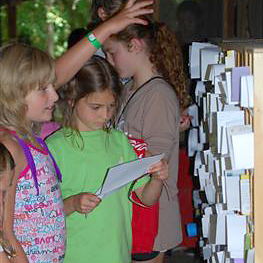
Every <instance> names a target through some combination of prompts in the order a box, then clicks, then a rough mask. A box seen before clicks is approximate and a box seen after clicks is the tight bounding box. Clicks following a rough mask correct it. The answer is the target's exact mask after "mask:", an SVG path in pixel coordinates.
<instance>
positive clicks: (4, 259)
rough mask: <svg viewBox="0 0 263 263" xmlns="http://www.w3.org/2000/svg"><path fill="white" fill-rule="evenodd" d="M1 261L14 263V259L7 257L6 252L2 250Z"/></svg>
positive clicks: (0, 253) (2, 262)
mask: <svg viewBox="0 0 263 263" xmlns="http://www.w3.org/2000/svg"><path fill="white" fill-rule="evenodd" d="M0 262H1V263H12V261H11V260H10V259H9V258H8V257H7V255H6V253H5V252H0Z"/></svg>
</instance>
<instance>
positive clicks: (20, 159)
mask: <svg viewBox="0 0 263 263" xmlns="http://www.w3.org/2000/svg"><path fill="white" fill-rule="evenodd" d="M3 143H4V144H5V146H6V147H7V148H8V149H9V151H10V153H11V154H12V156H13V158H14V161H15V163H16V168H15V175H14V178H13V180H12V184H11V186H10V187H8V189H7V192H6V200H5V205H4V225H3V230H4V234H5V236H6V238H7V240H8V242H9V243H10V245H11V246H12V247H13V249H14V251H15V254H16V256H15V257H13V258H12V259H10V262H12V263H28V260H27V257H26V255H25V253H24V250H23V248H22V246H21V245H20V243H19V242H18V240H17V239H16V237H15V235H14V232H13V224H14V210H15V197H16V184H17V178H18V176H19V174H20V172H21V171H22V170H23V169H24V168H25V166H26V161H25V159H24V154H23V151H22V149H21V147H20V146H19V145H18V144H17V143H16V142H15V141H13V140H12V139H10V138H7V139H6V140H5V141H3Z"/></svg>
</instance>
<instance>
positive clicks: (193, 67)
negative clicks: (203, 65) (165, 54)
mask: <svg viewBox="0 0 263 263" xmlns="http://www.w3.org/2000/svg"><path fill="white" fill-rule="evenodd" d="M204 47H214V48H215V47H217V46H216V45H213V44H210V43H201V42H193V43H192V45H191V47H190V50H189V51H190V53H189V54H190V75H191V79H200V77H201V71H200V49H202V48H204Z"/></svg>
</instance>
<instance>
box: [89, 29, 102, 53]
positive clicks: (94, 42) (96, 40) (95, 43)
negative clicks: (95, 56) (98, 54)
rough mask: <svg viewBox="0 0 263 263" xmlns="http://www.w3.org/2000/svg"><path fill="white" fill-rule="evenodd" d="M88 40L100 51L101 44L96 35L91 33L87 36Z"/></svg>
mask: <svg viewBox="0 0 263 263" xmlns="http://www.w3.org/2000/svg"><path fill="white" fill-rule="evenodd" d="M86 37H87V39H88V40H89V42H90V43H91V44H92V45H93V46H94V47H95V48H96V49H99V48H100V47H101V43H100V42H99V40H98V39H97V38H96V37H95V35H94V34H93V33H92V32H90V33H88V34H87V35H86Z"/></svg>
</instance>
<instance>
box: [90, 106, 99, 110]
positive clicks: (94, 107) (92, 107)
mask: <svg viewBox="0 0 263 263" xmlns="http://www.w3.org/2000/svg"><path fill="white" fill-rule="evenodd" d="M90 108H91V109H92V110H98V109H99V108H100V106H90Z"/></svg>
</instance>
